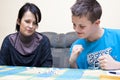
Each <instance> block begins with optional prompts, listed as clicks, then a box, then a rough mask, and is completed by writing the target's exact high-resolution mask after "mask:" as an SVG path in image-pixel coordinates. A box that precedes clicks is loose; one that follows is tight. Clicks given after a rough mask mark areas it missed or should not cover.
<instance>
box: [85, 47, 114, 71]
mask: <svg viewBox="0 0 120 80" xmlns="http://www.w3.org/2000/svg"><path fill="white" fill-rule="evenodd" d="M111 51H112V48H107V49H104V50H100V51H97V52H93V53H89V54H88V55H87V61H88V68H89V69H99V68H100V66H99V62H98V58H99V56H101V55H102V54H110V53H111Z"/></svg>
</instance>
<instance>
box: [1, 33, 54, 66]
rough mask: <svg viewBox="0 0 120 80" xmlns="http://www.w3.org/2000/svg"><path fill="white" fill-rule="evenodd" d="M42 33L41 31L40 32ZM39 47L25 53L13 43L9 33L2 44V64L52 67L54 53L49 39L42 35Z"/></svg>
mask: <svg viewBox="0 0 120 80" xmlns="http://www.w3.org/2000/svg"><path fill="white" fill-rule="evenodd" d="M39 34H40V33H39ZM40 35H41V36H42V39H41V40H40V42H39V45H38V46H37V48H36V49H35V50H34V51H33V52H32V53H31V54H28V55H23V54H21V53H20V52H19V51H17V50H16V49H15V47H14V46H13V45H12V43H11V41H10V39H9V36H10V35H8V36H7V37H6V38H5V39H4V41H3V44H2V46H1V50H0V65H9V66H35V67H52V64H53V61H52V55H51V49H50V42H49V39H48V38H47V37H46V36H45V35H42V34H40Z"/></svg>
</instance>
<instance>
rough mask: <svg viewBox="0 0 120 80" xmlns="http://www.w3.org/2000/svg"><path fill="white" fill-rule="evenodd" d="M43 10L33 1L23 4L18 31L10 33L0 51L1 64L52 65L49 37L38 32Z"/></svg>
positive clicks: (18, 21)
mask: <svg viewBox="0 0 120 80" xmlns="http://www.w3.org/2000/svg"><path fill="white" fill-rule="evenodd" d="M40 21H41V12H40V10H39V8H38V7H37V6H36V5H35V4H33V3H26V4H25V5H23V6H22V7H21V8H20V10H19V14H18V19H17V24H16V30H17V32H16V33H13V34H10V35H8V36H7V37H6V38H5V39H4V41H3V44H2V47H1V51H0V65H10V66H36V67H51V66H52V63H53V61H52V55H51V49H50V42H49V39H48V38H47V37H46V36H44V35H42V34H41V33H38V32H36V29H37V28H38V23H39V22H40Z"/></svg>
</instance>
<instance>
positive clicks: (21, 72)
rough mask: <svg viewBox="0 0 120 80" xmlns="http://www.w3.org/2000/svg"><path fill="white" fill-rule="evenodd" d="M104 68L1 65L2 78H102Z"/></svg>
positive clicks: (23, 79) (87, 79) (35, 79)
mask: <svg viewBox="0 0 120 80" xmlns="http://www.w3.org/2000/svg"><path fill="white" fill-rule="evenodd" d="M102 74H106V71H103V70H89V69H70V68H46V67H42V68H40V67H20V66H0V80H100V75H102Z"/></svg>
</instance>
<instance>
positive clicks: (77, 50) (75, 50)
mask: <svg viewBox="0 0 120 80" xmlns="http://www.w3.org/2000/svg"><path fill="white" fill-rule="evenodd" d="M82 50H83V47H82V45H74V46H73V49H72V53H71V56H70V59H69V63H70V65H73V66H75V65H76V59H77V57H78V55H79V54H80V53H81V52H82Z"/></svg>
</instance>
